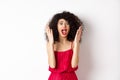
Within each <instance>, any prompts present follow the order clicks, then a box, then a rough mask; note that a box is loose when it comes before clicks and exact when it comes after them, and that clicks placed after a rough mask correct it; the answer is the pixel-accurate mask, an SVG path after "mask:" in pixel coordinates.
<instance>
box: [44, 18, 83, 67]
mask: <svg viewBox="0 0 120 80" xmlns="http://www.w3.org/2000/svg"><path fill="white" fill-rule="evenodd" d="M57 27H58V32H59V42H55V44H54V39H53V31H52V29H50V28H49V26H47V27H46V33H47V36H48V40H49V41H48V42H47V45H46V47H47V53H48V64H49V66H50V67H51V68H55V67H56V60H55V55H54V51H65V50H68V49H70V48H71V43H72V42H70V41H68V40H67V35H68V33H69V30H70V27H69V24H68V22H67V21H66V20H64V19H60V20H59V21H58V25H57ZM64 30H65V31H64ZM81 32H82V26H80V27H79V29H78V30H77V32H76V35H75V39H74V41H73V46H72V49H73V56H72V60H71V66H72V68H75V67H77V65H78V61H79V51H80V50H79V49H80V44H79V41H80V37H81Z"/></svg>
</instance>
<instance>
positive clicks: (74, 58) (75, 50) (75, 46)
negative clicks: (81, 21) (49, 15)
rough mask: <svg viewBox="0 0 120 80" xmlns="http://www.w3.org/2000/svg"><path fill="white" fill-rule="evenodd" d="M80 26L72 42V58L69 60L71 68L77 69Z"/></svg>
mask: <svg viewBox="0 0 120 80" xmlns="http://www.w3.org/2000/svg"><path fill="white" fill-rule="evenodd" d="M81 32H82V26H80V27H79V29H78V30H77V32H76V36H75V40H74V42H73V56H72V60H71V66H72V68H75V67H77V65H78V62H79V51H80V50H79V49H80V38H81Z"/></svg>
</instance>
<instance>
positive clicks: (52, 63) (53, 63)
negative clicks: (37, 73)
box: [46, 26, 56, 68]
mask: <svg viewBox="0 0 120 80" xmlns="http://www.w3.org/2000/svg"><path fill="white" fill-rule="evenodd" d="M46 33H47V37H48V41H47V45H46V47H47V54H48V64H49V66H50V67H51V68H55V66H56V60H55V55H54V39H53V31H52V29H50V28H49V26H47V27H46Z"/></svg>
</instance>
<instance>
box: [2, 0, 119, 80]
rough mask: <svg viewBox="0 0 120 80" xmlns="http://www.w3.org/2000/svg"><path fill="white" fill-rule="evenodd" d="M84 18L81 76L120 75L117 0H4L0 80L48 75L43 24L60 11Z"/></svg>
mask: <svg viewBox="0 0 120 80" xmlns="http://www.w3.org/2000/svg"><path fill="white" fill-rule="evenodd" d="M63 10H67V11H70V12H72V13H75V14H76V15H78V16H79V18H80V19H81V20H82V21H83V22H84V25H85V30H84V33H83V36H82V43H81V48H80V61H79V69H78V70H77V71H76V73H77V76H78V78H79V80H120V77H119V76H120V74H119V72H120V70H119V69H118V58H119V57H120V55H119V48H120V45H119V41H120V36H119V34H120V32H118V31H119V29H120V28H119V27H120V1H119V0H60V1H57V0H43V1H42V0H41V1H40V0H0V80H47V79H48V76H49V74H50V72H49V71H48V62H47V53H46V46H45V42H46V41H45V36H44V29H45V25H46V23H47V22H48V21H49V19H50V18H51V17H52V16H53V15H54V14H55V13H57V12H62V11H63Z"/></svg>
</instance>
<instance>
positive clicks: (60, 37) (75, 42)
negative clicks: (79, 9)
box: [46, 11, 83, 80]
mask: <svg viewBox="0 0 120 80" xmlns="http://www.w3.org/2000/svg"><path fill="white" fill-rule="evenodd" d="M82 30H83V29H82V22H81V20H80V19H79V18H78V17H77V16H76V15H74V14H73V13H71V12H67V11H63V12H62V13H57V14H55V15H54V16H53V18H52V19H51V21H50V22H49V25H47V27H46V38H47V45H46V47H47V54H48V64H49V71H50V72H51V74H50V76H49V78H48V80H78V78H77V76H76V74H75V70H77V69H78V61H79V48H80V44H79V43H80V41H81V34H82Z"/></svg>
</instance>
